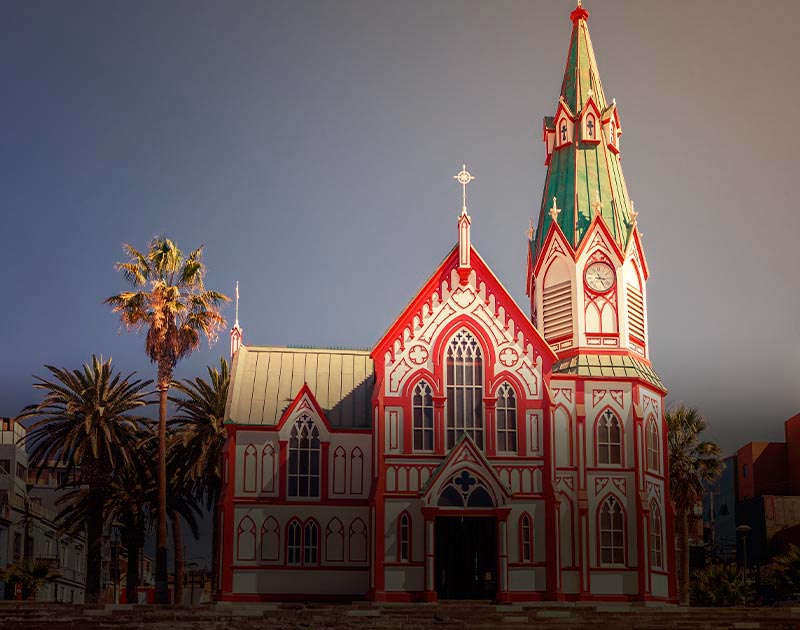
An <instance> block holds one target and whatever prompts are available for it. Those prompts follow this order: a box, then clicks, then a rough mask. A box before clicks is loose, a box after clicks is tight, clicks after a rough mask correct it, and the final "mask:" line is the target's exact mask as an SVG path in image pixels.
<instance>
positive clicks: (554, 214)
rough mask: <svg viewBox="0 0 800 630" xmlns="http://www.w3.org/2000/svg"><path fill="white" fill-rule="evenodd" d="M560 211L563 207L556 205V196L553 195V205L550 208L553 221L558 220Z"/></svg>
mask: <svg viewBox="0 0 800 630" xmlns="http://www.w3.org/2000/svg"><path fill="white" fill-rule="evenodd" d="M559 212H561V208H558V207H557V206H556V198H555V197H553V207H552V208H550V218H551V219H553V221H556V220H557V219H558V213H559Z"/></svg>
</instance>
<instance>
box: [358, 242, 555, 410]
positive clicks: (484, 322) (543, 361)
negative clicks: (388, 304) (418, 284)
mask: <svg viewBox="0 0 800 630" xmlns="http://www.w3.org/2000/svg"><path fill="white" fill-rule="evenodd" d="M470 261H471V266H470V268H469V269H468V274H466V275H464V276H462V273H463V271H464V269H463V268H462V269H460V268H459V266H458V264H459V261H458V248H453V250H451V252H450V254H448V256H447V258H445V260H444V261H443V262H442V264H441V265H440V266H439V267H438V268H437V270H436V272H435V273H434V274H433V276H431V278H430V279H429V280H428V282H426V283H425V285H424V286H423V287H422V289H421V290H420V291H419V293H417V295H416V297H415V298H414V299H413V300H412V301H411V302H410V303H409V305H408V306H407V307H406V308H405V309H404V310H403V312H402V313H401V314H400V316H399V317H398V318H397V319H396V320H395V322H394V324H392V326H391V327H390V328H389V330H388V331H387V332H386V334H385V335H384V336H383V337H382V338H381V340H380V341H379V342H378V343H377V344H376V345H375V347H374V348H373V350H372V357H373V359H374V360H375V363H376V364H379V365H380V364H382V365H383V366H384V367H385V370H386V373H385V382H384V387H385V393H386V395H389V396H397V395H401V394H402V392H403V387H404V386H405V384H406V383H407V382H408V380H409V379H410V378H411V377H412V376H413V374H414V373H416V372H418V371H420V370H428V371H429V372H433V371H434V367H435V365H437V364H438V361H439V360H440V359H441V354H442V352H443V349H442V343H443V341H442V340H443V339H446V338H447V337H448V336H452V335H453V334H455V333H456V332H457V331H458V329H459V328H462V327H466V328H468V329H470V330H471V331H472V332H473V333H474V335H475V336H476V337H478V338H479V341H480V344H481V347H482V348H483V351H484V352H485V353H486V355H487V357H488V358H489V364H491V365H494V366H501V367H502V369H503V370H505V371H508V372H510V373H512V374H513V375H514V376H515V377H516V378H518V379H519V380H520V381H521V382H522V383H524V384H525V387H526V389H527V391H526V392H525V394H526V396H527V397H529V398H536V397H539V396H541V394H542V392H543V389H542V387H543V378H544V374H546V373H547V371H548V370H549V368H550V366H551V365H552V363H553V361H555V360H556V355H555V353H554V352H553V350H552V349H551V348H550V346H549V345H548V344H547V342H546V341H545V340H544V339H543V338H542V336H541V334H540V333H539V331H538V330H536V328H535V327H534V326H533V324H532V323H531V321H530V318H529V317H528V315H527V314H526V313H525V312H524V311H523V310H522V309H521V308H520V307H519V305H518V304H517V303H516V302H515V301H514V299H513V298H512V297H511V295H510V294H509V293H508V291H507V290H506V288H505V287H504V286H503V285H502V283H501V282H500V281H499V280H498V279H497V277H496V276H495V275H494V273H493V272H492V271H491V269H489V267H488V265H486V263H485V262H484V260H483V259H482V258H481V257H480V255H479V254H478V253H477V251H475V249H474V248H472V247H471V248H470ZM460 272H461V273H460ZM501 367H496V369H497V370H500V369H501Z"/></svg>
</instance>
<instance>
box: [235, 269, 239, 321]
mask: <svg viewBox="0 0 800 630" xmlns="http://www.w3.org/2000/svg"><path fill="white" fill-rule="evenodd" d="M234 326H235V327H236V328H239V281H238V280H237V281H236V323H235V324H234Z"/></svg>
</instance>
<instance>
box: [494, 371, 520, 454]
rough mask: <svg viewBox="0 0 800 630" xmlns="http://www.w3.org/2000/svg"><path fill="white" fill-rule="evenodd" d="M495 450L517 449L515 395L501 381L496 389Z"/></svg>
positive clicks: (510, 450) (511, 389)
mask: <svg viewBox="0 0 800 630" xmlns="http://www.w3.org/2000/svg"><path fill="white" fill-rule="evenodd" d="M495 417H496V418H497V450H498V451H504V452H516V451H517V397H516V396H515V395H514V389H513V388H512V387H511V385H509V384H508V383H503V384H502V385H501V386H500V389H498V390H497V405H496V407H495Z"/></svg>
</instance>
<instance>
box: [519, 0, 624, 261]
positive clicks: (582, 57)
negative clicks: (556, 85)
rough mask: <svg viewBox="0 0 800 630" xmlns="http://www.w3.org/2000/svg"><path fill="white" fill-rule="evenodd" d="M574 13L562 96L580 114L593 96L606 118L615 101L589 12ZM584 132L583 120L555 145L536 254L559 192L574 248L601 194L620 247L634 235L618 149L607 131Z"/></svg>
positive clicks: (549, 121) (563, 224) (564, 227)
mask: <svg viewBox="0 0 800 630" xmlns="http://www.w3.org/2000/svg"><path fill="white" fill-rule="evenodd" d="M570 17H571V19H572V22H573V26H572V37H571V39H570V45H569V53H568V55H567V66H566V70H565V72H564V80H563V82H562V85H561V95H560V98H559V102H560V101H561V100H563V101H564V103H565V104H566V105H567V107H568V108H569V109H570V110H571V111H572V113H573V114H574V115H575V116H579V115H580V114H581V112H583V109H584V107H585V106H586V103H587V101H588V100H589V98H592V100H593V101H594V103H595V105H596V106H597V108H598V109H599V110H600V113H601V118H602V119H607V118H608V117H609V116H612V117H613V116H614V114H615V110H616V106H615V104H614V103H611V104H609V103H607V102H606V97H605V93H604V91H603V84H602V83H601V82H600V74H599V72H598V69H597V60H596V59H595V55H594V49H593V47H592V40H591V38H590V37H589V27H588V25H587V20H588V17H589V12H588V11H587V10H586V9H584V8H583V7H582V6H581V5H580V4H579V5H578V7H577V8H576V9H575V10H574V11H573V12H572V14H571V15H570ZM553 124H554V119H553V118H552V117H549V116H548V117H545V126H546V127H548V128H550V129H552V128H553ZM580 135H581V134H580V121H579V120H578V121H575V133H574V138H573V142H572V143H570V144H569V145H567V146H564V147H562V148H559V149H554V150H553V153H552V156H551V157H550V163H549V164H548V168H547V178H546V180H545V185H544V191H543V194H542V204H541V209H540V213H539V221H538V225H537V230H536V235H535V238H534V244H533V250H534V253H535V256H534V260H535V259H536V257H537V256H538V255H539V254H540V253H541V249H542V247H543V246H544V241H545V239H546V238H547V235H548V233H549V231H550V226H551V224H552V223H553V218H552V216H551V212H550V209H551V208H552V206H553V198H554V197H555V200H556V201H555V203H556V206H557V207H558V208H559V210H560V212H558V213H557V215H556V219H555V220H556V221H557V223H558V225H559V227H560V228H561V231H562V232H563V233H564V236H566V238H567V241H568V242H569V243H570V245H572V247H573V248H576V249H577V247H578V246H579V245H580V244H581V241H582V240H583V237H584V236H585V235H586V231H587V230H588V228H589V225H590V224H591V222H592V218H593V217H594V208H593V207H594V206H595V205H596V202H597V201H598V200H599V201H600V203H601V204H602V206H601V209H600V214H601V216H602V218H603V220H604V221H605V223H606V226H607V227H608V228H609V230H610V232H611V234H612V235H613V237H614V240H615V241H616V242H617V244H618V245H619V246H620V248H621V249H624V248H625V246H626V245H627V243H628V239H629V238H630V233H631V230H632V227H633V220H632V216H633V215H632V210H633V207H632V204H631V201H630V197H629V196H628V190H627V187H626V185H625V177H624V176H623V174H622V166H621V164H620V158H619V155H618V154H617V153H615V152H614V151H613V150H612V149H611V148H609V146H608V144H607V142H606V141H605V139H604V138H603V136H602V134H601V138H603V139H601V141H600V142H599V143H595V142H583V141H582V140H581V139H580Z"/></svg>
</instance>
